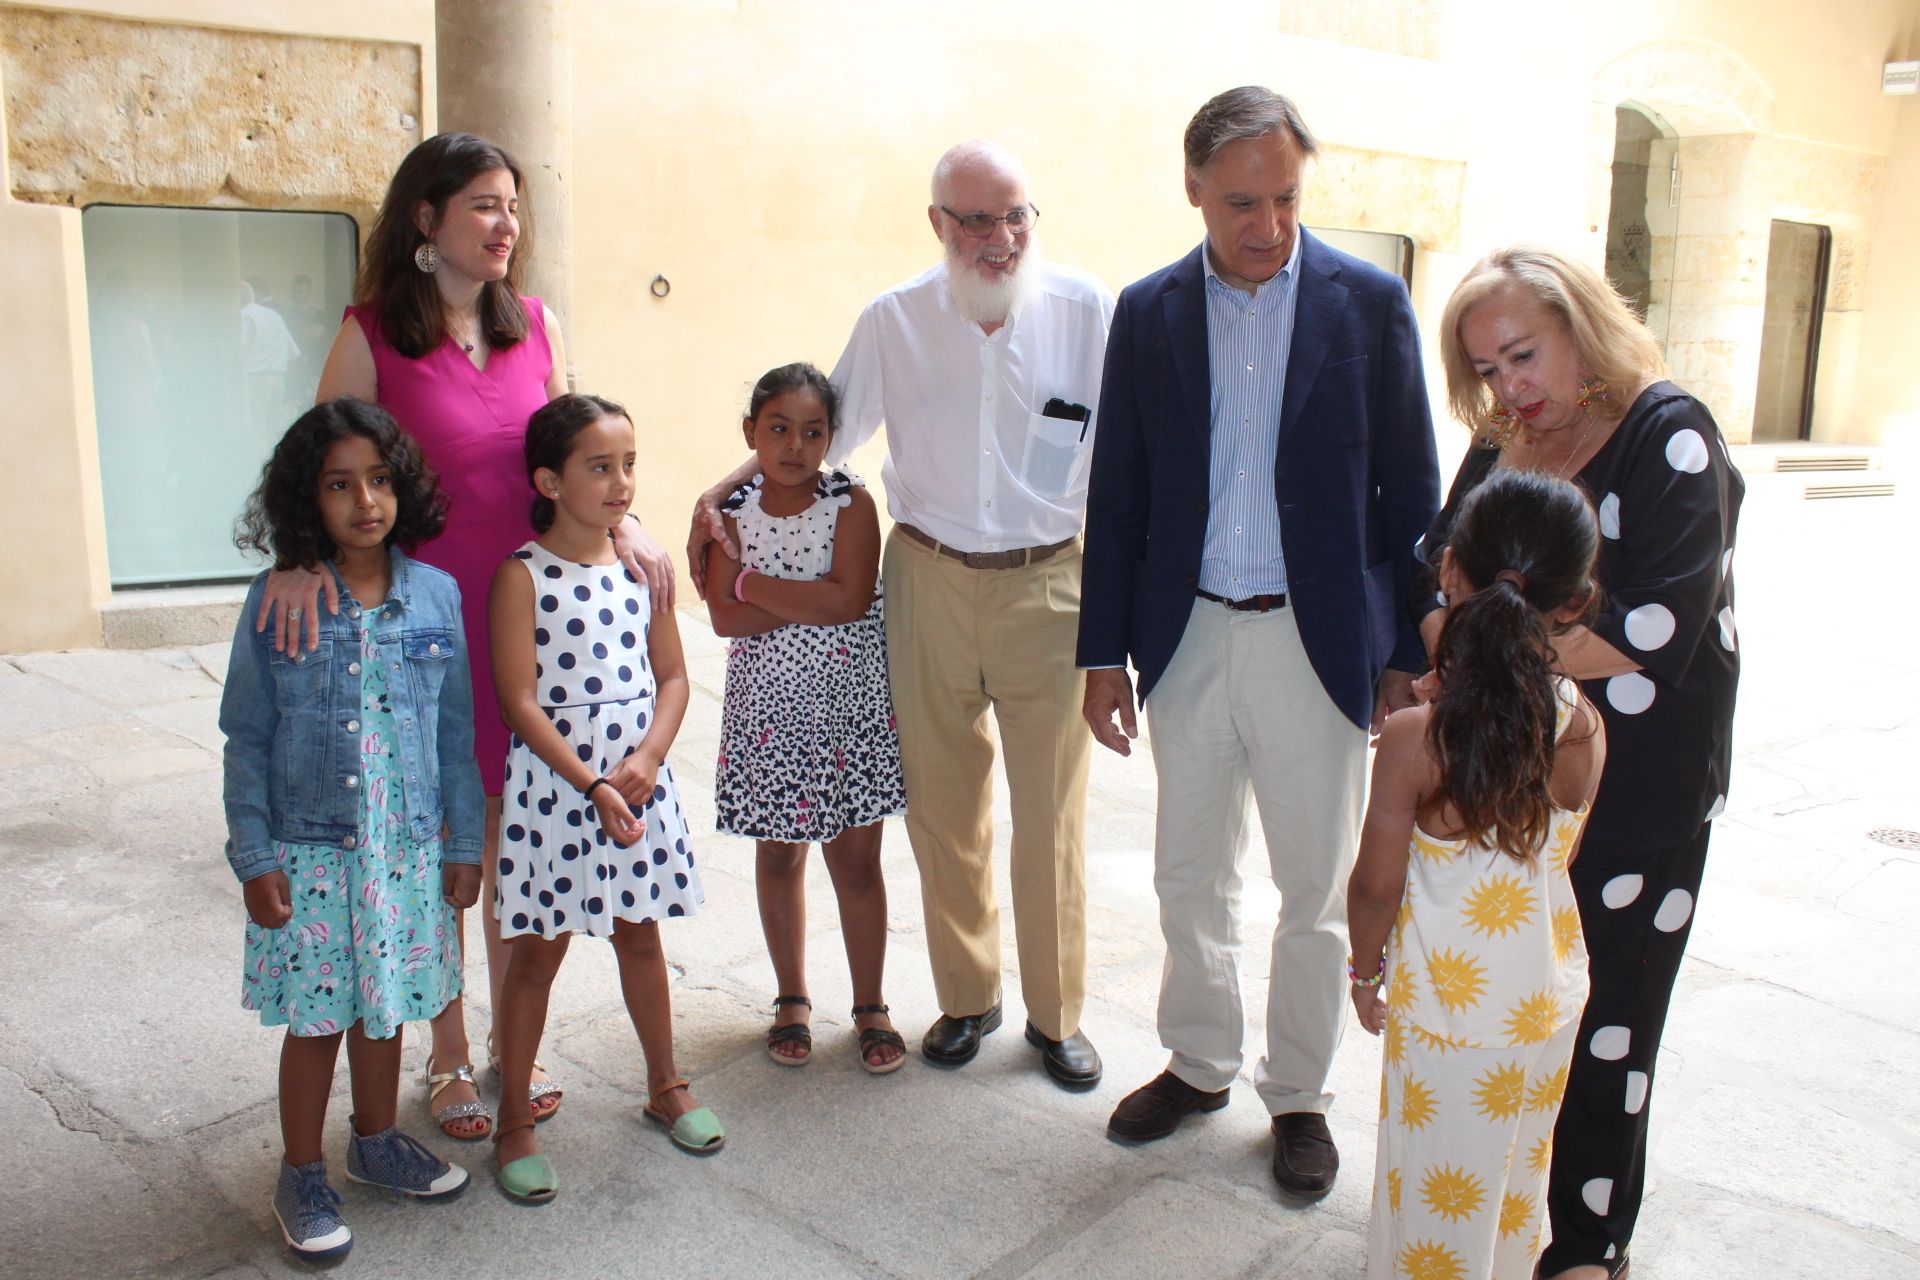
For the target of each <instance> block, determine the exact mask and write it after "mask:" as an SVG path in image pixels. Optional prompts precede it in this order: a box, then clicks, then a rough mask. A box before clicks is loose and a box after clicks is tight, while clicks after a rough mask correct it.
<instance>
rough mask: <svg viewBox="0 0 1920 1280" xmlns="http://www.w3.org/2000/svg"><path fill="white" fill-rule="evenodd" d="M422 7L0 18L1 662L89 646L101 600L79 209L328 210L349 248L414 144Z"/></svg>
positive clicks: (163, 2) (424, 108)
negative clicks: (340, 222)
mask: <svg viewBox="0 0 1920 1280" xmlns="http://www.w3.org/2000/svg"><path fill="white" fill-rule="evenodd" d="M432 32H433V10H432V4H431V0H381V2H379V3H369V2H368V0H339V2H338V3H334V4H331V5H328V6H324V7H322V6H312V5H294V4H279V3H266V4H262V3H246V2H244V0H120V2H119V3H91V4H39V5H31V6H28V5H18V4H11V3H0V104H4V107H3V109H0V275H3V277H4V278H5V279H6V280H7V282H8V289H9V297H10V305H9V306H8V307H7V308H5V309H4V310H0V351H5V352H6V353H7V354H6V373H7V378H6V406H5V409H4V410H0V414H3V415H4V419H3V420H4V423H5V427H6V439H7V441H8V444H9V446H10V447H15V446H17V445H23V446H24V447H23V448H20V449H19V451H18V452H16V453H15V454H14V455H13V465H11V466H10V467H9V468H7V469H6V471H5V473H4V474H3V475H0V540H4V543H5V545H8V546H13V547H31V548H33V549H34V550H33V553H32V554H30V555H19V556H13V557H9V558H7V559H6V560H5V561H4V563H3V564H0V590H4V591H5V592H6V593H7V598H8V599H13V600H23V601H27V602H30V604H29V607H26V608H20V609H12V610H8V611H7V612H6V613H5V614H4V616H0V652H7V651H13V650H20V649H31V648H52V647H65V646H73V645H94V644H98V643H100V636H101V630H100V627H101V624H100V606H101V605H102V604H103V603H104V602H105V600H106V598H107V595H108V585H107V551H106V534H105V525H104V521H103V517H102V512H101V506H100V503H101V493H100V475H99V446H98V441H97V436H96V434H95V428H94V409H93V390H92V362H91V355H90V348H89V340H88V329H87V308H86V296H87V295H86V270H85V262H84V260H83V255H82V248H81V235H80V212H79V210H80V207H81V206H83V205H85V204H88V203H90V202H95V201H115V202H123V203H134V204H140V203H151V204H195V205H217V206H229V207H243V206H248V207H250V206H257V207H264V208H315V209H332V210H338V211H341V212H346V213H350V214H353V215H355V216H356V217H357V218H359V219H360V220H361V223H362V227H363V229H364V227H365V224H366V222H367V221H368V220H369V218H370V215H371V213H372V211H373V209H374V208H375V207H376V205H377V203H378V201H379V198H380V195H381V193H382V192H383V191H384V190H385V187H386V181H387V178H388V176H389V175H390V174H391V172H392V168H393V165H394V164H395V162H396V161H397V160H398V159H399V157H400V156H401V155H403V154H404V153H405V151H406V149H407V148H408V147H409V146H411V145H412V144H413V142H415V141H417V140H418V139H419V138H420V137H421V136H423V133H422V130H431V128H432V126H433V112H432V102H431V96H430V95H425V94H423V91H422V86H423V85H424V84H425V83H427V77H429V76H430V75H431V73H432V65H433V64H432V47H433V41H432Z"/></svg>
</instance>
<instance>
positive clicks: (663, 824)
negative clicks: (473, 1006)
mask: <svg viewBox="0 0 1920 1280" xmlns="http://www.w3.org/2000/svg"><path fill="white" fill-rule="evenodd" d="M513 554H514V557H515V558H516V559H518V560H519V561H520V562H521V563H522V564H524V565H525V566H526V568H527V572H528V573H530V574H532V575H533V583H534V628H535V630H534V661H535V667H534V670H535V675H536V682H537V696H538V698H539V701H540V706H541V709H542V710H543V711H545V712H546V713H547V716H548V718H549V719H551V720H552V721H553V726H554V728H555V729H557V730H559V731H560V736H561V737H562V738H564V739H566V741H567V745H568V746H569V747H571V748H572V749H573V750H574V751H575V752H576V753H577V754H578V755H579V757H580V759H581V760H583V761H585V762H586V763H587V764H589V765H590V766H592V768H593V771H594V772H595V773H597V774H601V775H605V774H607V773H609V772H611V771H612V769H613V767H614V766H615V765H616V764H618V763H619V762H620V761H621V760H622V759H624V758H625V757H626V756H627V755H628V754H630V753H631V752H632V751H633V750H634V749H635V748H636V747H638V746H639V745H640V742H641V739H642V738H644V737H645V736H646V732H647V726H648V725H649V724H651V723H652V720H653V715H654V682H653V668H652V665H651V663H650V662H649V661H648V658H647V628H648V626H649V625H650V620H651V616H652V611H651V609H650V607H649V605H650V600H649V597H648V594H647V585H646V583H644V582H638V581H635V579H634V577H633V575H632V574H631V573H629V572H628V571H627V569H626V568H625V566H623V565H619V564H612V565H587V564H577V563H575V562H573V561H570V560H562V559H560V558H559V557H558V556H555V555H554V554H552V553H551V552H549V551H547V550H546V549H545V548H544V547H542V546H540V545H539V544H538V543H534V542H529V543H527V544H526V545H525V546H523V547H521V548H520V550H518V551H516V552H514V553H513ZM635 816H636V817H639V818H640V819H641V820H642V821H643V822H644V823H645V825H646V833H645V834H644V835H643V836H642V837H641V838H640V839H639V840H637V841H636V842H635V843H633V844H631V845H629V846H627V847H626V848H622V847H620V846H619V845H617V844H615V843H614V841H613V840H612V838H611V837H609V836H608V835H607V833H606V830H605V829H604V828H603V827H602V826H601V825H600V815H599V811H598V810H597V809H595V808H594V806H593V804H592V802H591V801H589V800H587V799H586V798H585V797H584V796H582V795H581V794H580V793H579V792H578V791H576V790H574V788H573V785H572V784H571V783H568V782H566V781H563V780H562V779H561V778H560V777H559V776H558V775H556V774H555V773H554V772H553V770H552V769H550V768H549V767H548V766H547V763H546V762H545V761H544V760H542V759H540V757H539V756H537V755H535V754H534V752H533V750H532V748H530V747H528V746H527V744H526V743H525V742H523V741H521V740H520V737H519V735H517V734H516V735H514V736H513V738H512V739H511V740H510V742H509V744H508V749H507V777H506V788H505V792H504V794H503V796H502V799H501V815H500V874H499V878H498V880H497V882H496V887H495V894H494V910H495V913H496V914H497V915H498V916H499V919H500V936H501V937H503V938H514V937H518V936H520V935H521V934H527V933H531V934H536V935H538V936H541V937H547V938H551V937H554V936H556V935H558V934H562V933H588V934H592V935H594V936H595V937H602V938H604V937H610V936H612V934H613V928H614V923H615V922H616V921H619V920H626V921H630V922H632V923H635V924H644V923H646V922H648V921H651V920H661V919H665V918H667V917H669V916H683V915H691V914H693V912H694V911H696V910H698V909H699V905H700V902H701V899H702V894H701V889H700V878H699V875H698V874H697V873H696V872H695V870H694V865H693V843H692V841H691V839H690V838H689V837H688V833H687V820H686V815H685V814H684V813H683V812H682V811H681V808H680V797H679V796H678V795H677V794H676V793H675V791H674V786H673V771H672V769H671V767H670V766H669V765H667V764H664V763H663V764H662V765H661V766H660V773H659V777H658V778H657V779H656V780H655V784H654V790H653V799H652V800H650V801H649V802H648V803H647V804H646V806H645V808H644V809H643V810H640V811H638V812H637V813H636V815H635Z"/></svg>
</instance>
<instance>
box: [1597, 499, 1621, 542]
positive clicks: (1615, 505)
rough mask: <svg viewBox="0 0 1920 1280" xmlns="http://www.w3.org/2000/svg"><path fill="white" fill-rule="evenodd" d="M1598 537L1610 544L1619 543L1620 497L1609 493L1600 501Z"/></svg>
mask: <svg viewBox="0 0 1920 1280" xmlns="http://www.w3.org/2000/svg"><path fill="white" fill-rule="evenodd" d="M1599 514H1600V536H1601V537H1603V538H1606V539H1607V540H1609V541H1611V542H1618V541H1620V495H1619V494H1617V493H1610V494H1608V495H1607V496H1606V497H1604V498H1602V499H1600V512H1599Z"/></svg>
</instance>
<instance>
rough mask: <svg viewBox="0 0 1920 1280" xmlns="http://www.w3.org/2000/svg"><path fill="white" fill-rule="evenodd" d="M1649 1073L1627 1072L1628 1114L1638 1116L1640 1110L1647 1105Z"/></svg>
mask: <svg viewBox="0 0 1920 1280" xmlns="http://www.w3.org/2000/svg"><path fill="white" fill-rule="evenodd" d="M1647 1083H1648V1081H1647V1073H1646V1072H1644V1071H1629V1072H1627V1114H1628V1115H1630V1116H1637V1115H1639V1114H1640V1108H1642V1107H1644V1106H1646V1105H1647Z"/></svg>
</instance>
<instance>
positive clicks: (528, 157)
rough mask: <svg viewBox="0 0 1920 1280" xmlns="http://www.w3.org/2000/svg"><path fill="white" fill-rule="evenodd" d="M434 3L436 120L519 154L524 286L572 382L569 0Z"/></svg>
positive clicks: (447, 129) (575, 382)
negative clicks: (543, 310) (525, 225)
mask: <svg viewBox="0 0 1920 1280" xmlns="http://www.w3.org/2000/svg"><path fill="white" fill-rule="evenodd" d="M434 9H435V15H434V35H435V40H436V43H437V46H438V57H439V74H438V77H437V82H438V83H437V87H438V94H439V108H440V129H441V131H442V132H450V131H463V132H466V133H476V134H479V135H480V136H481V137H483V138H489V139H491V140H493V141H494V142H497V143H499V144H500V145H501V146H503V147H505V148H506V149H507V150H508V151H509V152H510V153H512V155H513V157H514V159H516V160H518V161H519V162H520V172H521V181H522V187H521V192H520V194H521V200H522V204H523V205H524V206H526V207H529V208H530V209H531V213H532V216H531V218H530V219H529V220H528V222H529V226H530V228H531V231H530V234H531V243H532V247H533V251H532V253H531V255H530V256H529V257H528V259H527V261H526V262H525V264H524V267H525V276H524V285H525V288H526V291H527V292H528V293H530V294H533V295H535V296H537V297H539V298H541V299H542V300H544V301H545V302H546V304H547V305H548V306H549V307H551V308H552V309H553V314H554V315H555V317H557V318H558V319H559V321H560V331H561V334H562V335H563V337H564V339H565V341H566V348H567V352H568V363H567V380H568V383H569V385H574V386H577V385H579V375H580V370H579V366H578V365H577V364H575V363H574V362H573V359H572V353H573V352H575V351H577V350H578V349H579V346H578V343H576V342H575V341H574V334H573V329H572V323H571V322H572V318H573V3H572V0H459V3H457V4H449V3H444V2H443V3H441V4H437V5H435V6H434Z"/></svg>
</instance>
